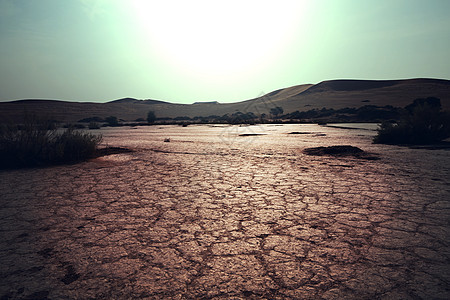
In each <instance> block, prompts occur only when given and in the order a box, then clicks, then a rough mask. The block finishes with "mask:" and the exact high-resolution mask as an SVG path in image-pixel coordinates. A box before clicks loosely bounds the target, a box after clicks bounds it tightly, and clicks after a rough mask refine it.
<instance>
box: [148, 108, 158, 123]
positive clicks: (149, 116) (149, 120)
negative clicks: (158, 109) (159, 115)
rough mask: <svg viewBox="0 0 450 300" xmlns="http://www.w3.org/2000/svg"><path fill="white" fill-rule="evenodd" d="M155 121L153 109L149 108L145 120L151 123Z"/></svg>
mask: <svg viewBox="0 0 450 300" xmlns="http://www.w3.org/2000/svg"><path fill="white" fill-rule="evenodd" d="M155 121H156V115H155V112H154V111H153V110H151V111H149V112H148V113H147V122H148V123H149V124H153V123H155Z"/></svg>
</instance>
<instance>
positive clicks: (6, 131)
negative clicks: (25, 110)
mask: <svg viewBox="0 0 450 300" xmlns="http://www.w3.org/2000/svg"><path fill="white" fill-rule="evenodd" d="M101 140H102V137H101V136H96V135H92V134H89V133H86V132H83V131H77V130H75V129H73V128H69V129H66V130H63V131H61V130H58V129H56V128H54V127H53V126H51V124H50V123H49V122H48V121H46V120H43V119H39V118H37V117H36V116H26V117H25V120H24V123H23V124H22V125H20V126H19V125H13V124H8V125H5V124H3V125H1V127H0V168H2V169H3V168H21V167H33V166H44V165H52V164H62V163H74V162H79V161H82V160H85V159H88V158H92V157H94V156H95V155H96V150H97V146H98V145H99V143H100V142H101Z"/></svg>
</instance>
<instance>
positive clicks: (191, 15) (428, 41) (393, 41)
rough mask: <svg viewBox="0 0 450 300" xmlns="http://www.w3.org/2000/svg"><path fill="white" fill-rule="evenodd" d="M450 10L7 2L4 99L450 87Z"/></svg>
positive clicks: (283, 1)
mask: <svg viewBox="0 0 450 300" xmlns="http://www.w3.org/2000/svg"><path fill="white" fill-rule="evenodd" d="M449 53H450V1H448V0H426V1H425V0H420V1H419V0H378V1H373V0H297V1H287V0H274V1H263V0H260V1H250V0H240V1H237V0H228V1H214V0H201V1H200V0H190V1H186V0H183V1H175V0H164V1H161V0H158V1H152V0H0V72H1V80H0V101H8V100H18V99H29V98H34V99H59V100H71V101H93V102H106V101H110V100H115V99H119V98H124V97H133V98H137V99H158V100H164V101H169V102H177V103H193V102H196V101H219V102H234V101H241V100H246V99H251V98H255V97H257V96H260V95H261V94H262V93H268V92H270V91H273V90H276V89H279V88H284V87H289V86H293V85H298V84H305V83H318V82H320V81H323V80H330V79H404V78H418V77H421V78H423V77H430V78H441V79H450V55H449Z"/></svg>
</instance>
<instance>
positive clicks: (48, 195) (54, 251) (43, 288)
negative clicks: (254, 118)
mask: <svg viewBox="0 0 450 300" xmlns="http://www.w3.org/2000/svg"><path fill="white" fill-rule="evenodd" d="M247 130H248V129H247V128H245V127H220V126H188V127H186V128H182V127H176V126H165V127H158V126H153V127H147V128H138V129H130V128H116V129H102V130H101V132H102V133H103V134H104V140H105V143H107V144H108V145H110V146H117V147H128V148H131V149H133V150H135V152H133V153H124V154H115V155H110V156H105V157H101V158H97V159H94V160H91V161H88V162H84V163H81V164H76V165H70V166H57V167H50V168H42V169H28V170H14V171H2V172H0V189H1V195H0V200H1V207H0V264H1V268H0V297H1V299H133V298H143V299H449V298H450V264H449V262H450V247H449V241H450V239H449V238H450V234H449V233H450V228H449V221H450V151H447V150H424V149H408V148H402V147H396V146H384V145H373V144H371V142H370V141H371V137H372V136H373V134H374V132H373V131H368V130H346V129H339V128H325V127H320V126H317V125H284V126H270V125H265V126H259V127H258V126H255V127H252V129H251V133H255V132H256V133H264V135H262V134H261V135H256V136H245V134H246V133H248V131H247ZM290 132H306V134H301V135H289V134H288V133H290ZM242 134H244V135H242ZM168 138H170V142H164V140H165V139H168ZM349 144H350V145H353V146H357V147H359V148H361V149H364V150H367V151H370V152H372V153H377V154H378V155H379V158H380V159H379V160H373V161H367V160H361V159H356V158H352V157H338V158H336V157H326V156H321V157H316V156H308V155H305V154H303V152H302V151H303V150H304V149H305V148H307V147H314V146H330V145H349Z"/></svg>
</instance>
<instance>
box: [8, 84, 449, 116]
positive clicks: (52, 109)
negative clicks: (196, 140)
mask: <svg viewBox="0 0 450 300" xmlns="http://www.w3.org/2000/svg"><path fill="white" fill-rule="evenodd" d="M430 96H433V97H438V98H440V99H441V103H442V106H443V108H444V109H445V110H450V80H441V79H405V80H330V81H323V82H320V83H318V84H315V85H313V84H304V85H298V86H293V87H288V88H284V89H279V90H276V91H273V92H270V93H268V94H266V95H264V96H261V97H257V98H254V99H250V100H245V101H241V102H236V103H224V104H222V103H217V102H204V103H201V102H200V103H194V104H176V103H170V102H165V101H159V100H138V99H133V98H124V99H119V100H114V101H110V102H107V103H86V102H71V101H58V100H38V99H29V100H19V101H11V102H1V103H0V118H1V120H8V119H10V120H17V119H18V118H19V117H20V115H22V114H23V112H24V111H28V112H34V113H37V114H41V115H47V116H51V117H52V118H54V119H56V120H59V121H64V122H75V121H78V120H80V119H83V118H87V117H94V116H98V117H102V118H104V117H107V116H111V115H113V116H116V117H118V118H119V119H123V120H127V121H132V120H135V119H137V118H145V116H146V114H147V112H148V111H149V110H153V111H155V113H156V115H157V117H177V116H188V117H195V116H210V115H219V116H221V115H224V114H227V113H228V114H232V113H235V112H238V111H240V112H253V113H255V114H262V113H266V114H267V113H268V112H269V111H270V109H271V108H273V107H276V106H280V107H282V108H283V109H284V112H285V113H289V112H293V111H296V110H298V111H306V110H310V109H321V108H323V107H326V108H334V109H339V108H344V107H361V106H363V105H377V106H385V105H392V106H399V107H404V106H406V105H407V104H409V103H411V102H412V101H413V100H414V99H416V98H421V97H430Z"/></svg>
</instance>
